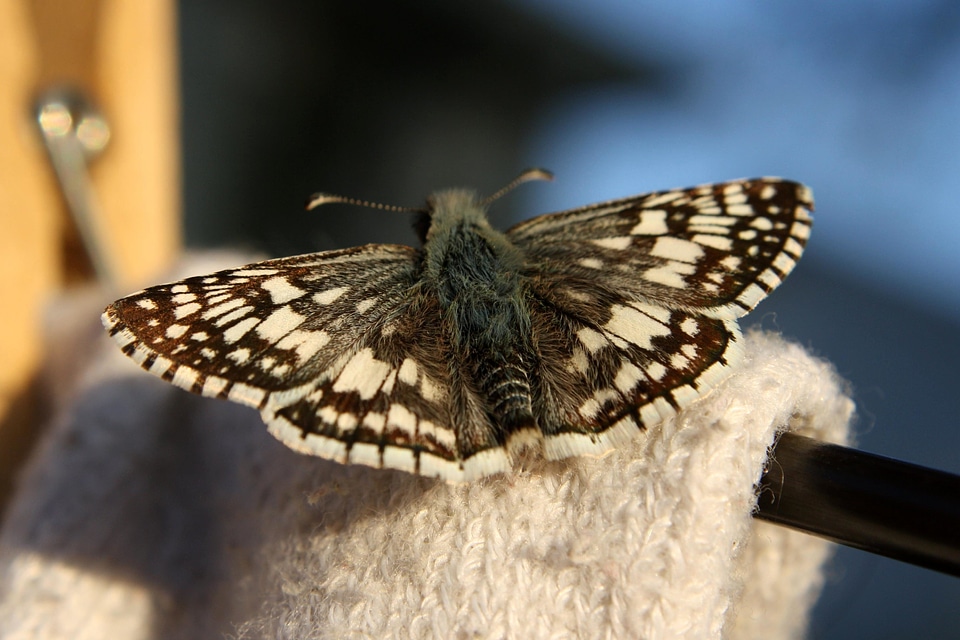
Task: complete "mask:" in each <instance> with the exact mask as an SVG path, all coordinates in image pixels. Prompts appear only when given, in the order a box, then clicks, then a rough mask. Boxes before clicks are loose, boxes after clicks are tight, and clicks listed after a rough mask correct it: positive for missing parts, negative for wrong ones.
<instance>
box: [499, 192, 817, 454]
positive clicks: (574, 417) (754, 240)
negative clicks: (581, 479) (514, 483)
mask: <svg viewBox="0 0 960 640" xmlns="http://www.w3.org/2000/svg"><path fill="white" fill-rule="evenodd" d="M812 207H813V203H812V199H811V195H810V192H809V190H808V189H807V188H806V187H803V186H802V185H799V184H797V183H794V182H788V181H783V180H779V179H774V178H762V179H757V180H744V181H735V182H730V183H725V184H717V185H707V186H703V187H696V188H693V189H687V190H674V191H663V192H657V193H653V194H649V195H645V196H640V197H636V198H629V199H626V200H618V201H612V202H607V203H601V204H597V205H593V206H590V207H585V208H582V209H576V210H573V211H567V212H561V213H558V214H552V215H546V216H541V217H539V218H534V219H532V220H529V221H527V222H523V223H521V224H519V225H517V226H515V227H514V228H513V229H511V230H510V231H508V233H507V235H508V237H509V238H510V240H511V241H512V242H513V243H514V244H516V245H517V246H519V247H520V248H521V249H522V250H523V251H524V253H525V255H526V257H527V260H528V265H529V274H528V275H529V279H528V282H529V291H530V295H531V303H530V310H531V316H532V326H533V327H534V340H535V342H536V345H537V349H538V351H539V352H540V353H541V356H542V357H541V359H540V363H539V366H540V368H541V370H540V371H539V375H538V376H537V380H538V383H539V384H538V390H537V394H536V395H537V397H536V398H535V402H536V406H537V409H538V411H539V413H540V414H541V427H542V428H543V430H544V435H545V436H546V453H547V455H548V456H549V457H553V458H560V457H565V456H568V455H571V454H577V453H591V452H592V453H602V452H604V451H606V450H609V449H610V448H611V447H612V446H614V445H616V444H617V443H619V442H622V441H624V440H626V439H628V438H630V437H631V436H632V435H633V434H634V433H635V432H636V430H637V429H638V428H644V427H645V426H649V425H651V424H655V423H657V422H660V421H661V420H662V419H664V418H666V417H669V416H671V415H673V414H674V413H675V412H676V411H677V410H678V409H680V408H682V407H684V406H686V405H688V404H689V403H690V402H692V401H693V400H694V399H695V398H697V397H698V396H699V395H701V394H702V393H703V392H704V391H705V390H706V389H708V388H709V387H710V386H712V385H714V384H715V383H716V382H718V381H719V380H721V379H723V378H724V377H725V376H726V375H727V372H728V370H729V365H730V364H732V363H734V362H736V361H737V360H738V358H739V357H740V347H739V344H738V343H739V339H740V329H739V326H738V325H737V322H736V317H738V316H741V315H743V314H744V313H746V312H747V311H749V310H750V309H752V308H753V307H754V306H755V305H756V304H757V303H758V302H759V301H760V300H761V299H762V298H763V297H765V296H766V295H767V293H769V291H771V290H772V289H773V288H774V287H776V286H777V284H779V283H780V281H781V280H782V279H783V278H784V277H786V275H787V273H789V272H790V270H791V269H792V268H793V266H794V265H795V264H796V261H797V259H799V257H800V254H801V253H802V251H803V247H804V245H805V243H806V240H807V237H808V235H809V230H810V224H811V219H810V215H809V211H810V209H812Z"/></svg>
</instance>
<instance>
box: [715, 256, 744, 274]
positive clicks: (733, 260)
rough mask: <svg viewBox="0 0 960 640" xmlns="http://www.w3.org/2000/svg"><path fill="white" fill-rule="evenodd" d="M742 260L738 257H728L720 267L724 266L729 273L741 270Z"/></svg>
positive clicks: (721, 262) (722, 261)
mask: <svg viewBox="0 0 960 640" xmlns="http://www.w3.org/2000/svg"><path fill="white" fill-rule="evenodd" d="M740 262H741V260H740V258H738V257H737V256H727V257H726V258H724V259H723V260H721V261H720V266H722V267H723V268H724V269H726V270H727V271H736V270H737V269H739V268H740Z"/></svg>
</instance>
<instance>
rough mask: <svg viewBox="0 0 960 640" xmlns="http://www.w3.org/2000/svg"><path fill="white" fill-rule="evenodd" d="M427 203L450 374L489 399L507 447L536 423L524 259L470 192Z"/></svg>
mask: <svg viewBox="0 0 960 640" xmlns="http://www.w3.org/2000/svg"><path fill="white" fill-rule="evenodd" d="M429 204H430V207H429V211H430V214H429V215H430V226H429V228H428V231H427V234H426V239H425V242H424V248H423V252H424V270H423V285H424V287H426V288H427V289H430V290H432V291H431V293H432V294H434V295H436V297H437V299H438V300H439V302H440V308H441V310H442V311H441V313H442V324H443V326H444V328H445V330H446V332H447V334H448V335H449V338H450V344H451V346H452V348H453V349H454V350H455V352H456V353H455V357H454V358H452V359H451V360H450V366H451V367H453V368H455V369H457V371H453V372H451V373H452V374H453V375H454V376H455V377H456V378H459V379H461V380H463V381H464V383H465V384H467V385H468V386H469V387H471V388H472V389H473V390H475V391H476V392H478V395H479V396H480V397H482V398H485V399H486V403H485V404H486V406H485V407H484V409H485V410H486V412H487V414H488V415H489V418H490V422H491V424H494V425H497V431H498V432H499V433H497V434H496V439H497V441H498V443H499V444H501V445H502V444H504V441H505V440H506V438H507V436H509V435H512V434H515V433H517V432H519V431H521V430H524V429H527V428H530V429H534V428H535V427H536V422H537V421H536V419H535V417H534V415H533V408H532V404H531V403H532V398H531V381H530V379H529V377H528V370H529V364H528V363H529V362H530V361H531V360H532V359H533V357H534V355H533V345H532V344H531V343H530V324H531V321H530V315H529V311H528V309H527V305H526V297H527V292H526V291H525V290H524V282H523V279H522V276H521V273H522V271H523V268H524V256H523V253H522V251H521V250H520V249H518V248H517V247H516V246H514V245H513V244H512V243H511V242H510V240H509V239H508V238H507V236H506V235H505V234H503V233H502V232H500V231H497V230H496V229H494V228H493V227H491V226H490V223H489V221H488V220H487V216H486V209H485V207H484V205H482V204H481V203H480V201H479V200H478V198H477V196H476V194H474V193H473V192H471V191H465V190H449V191H441V192H438V193H436V194H434V195H433V196H432V197H431V199H430V203H429ZM464 439H465V440H468V439H469V438H464ZM521 441H523V439H521ZM477 444H478V445H481V446H482V444H485V443H477ZM518 444H526V443H525V442H518Z"/></svg>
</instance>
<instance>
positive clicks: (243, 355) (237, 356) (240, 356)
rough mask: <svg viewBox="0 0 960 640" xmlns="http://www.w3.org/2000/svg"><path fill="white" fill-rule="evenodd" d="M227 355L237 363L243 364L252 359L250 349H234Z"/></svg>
mask: <svg viewBox="0 0 960 640" xmlns="http://www.w3.org/2000/svg"><path fill="white" fill-rule="evenodd" d="M227 357H228V358H230V359H231V360H233V361H234V362H236V363H237V364H243V363H244V362H246V361H247V360H249V359H250V349H234V350H233V351H231V352H230V353H228V354H227Z"/></svg>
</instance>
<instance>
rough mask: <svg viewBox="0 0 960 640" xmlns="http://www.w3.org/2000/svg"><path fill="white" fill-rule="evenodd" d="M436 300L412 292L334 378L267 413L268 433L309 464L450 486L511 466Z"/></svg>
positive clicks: (280, 400)
mask: <svg viewBox="0 0 960 640" xmlns="http://www.w3.org/2000/svg"><path fill="white" fill-rule="evenodd" d="M439 315H440V311H439V309H438V308H437V301H436V298H435V297H433V296H431V295H429V293H424V292H416V291H415V292H413V294H412V295H410V296H409V297H408V299H407V301H406V304H404V305H403V306H402V308H400V309H398V310H397V312H396V313H394V314H392V315H391V317H390V318H388V319H387V320H386V321H385V322H383V323H381V324H379V325H377V326H376V327H373V328H372V329H371V330H370V331H368V332H366V333H365V334H364V335H363V336H362V338H361V339H360V340H359V341H358V342H357V343H355V344H354V345H352V346H351V348H350V350H349V351H347V352H346V353H344V355H343V357H342V358H341V360H340V362H339V363H338V364H337V366H336V367H334V369H335V371H336V373H334V374H333V375H332V376H327V377H325V378H324V380H323V381H322V382H321V383H319V384H317V385H315V386H313V387H311V388H309V390H306V389H305V390H304V391H303V392H302V393H299V394H297V395H296V396H295V397H293V396H287V397H280V396H274V397H273V398H271V399H270V400H269V401H268V403H267V405H266V406H265V407H264V409H263V417H264V420H265V421H266V422H267V424H268V425H269V427H270V431H271V433H273V434H274V435H275V436H277V437H278V438H279V439H280V440H282V441H283V442H285V443H286V444H287V445H288V446H290V447H292V448H294V449H296V450H298V451H301V452H304V453H310V454H314V455H320V456H322V457H325V458H329V459H333V460H337V461H339V462H350V463H359V464H366V465H368V466H373V467H385V468H391V469H401V470H404V471H409V472H412V473H418V474H420V475H425V476H440V477H443V478H445V479H447V480H449V481H462V480H470V479H474V478H478V477H481V476H484V475H489V474H491V473H496V472H498V471H503V470H505V469H506V468H507V466H508V459H507V455H506V453H505V452H504V450H503V444H504V442H503V441H502V439H500V438H498V437H497V435H496V430H495V429H494V428H493V425H491V423H490V420H489V418H488V416H487V414H486V412H485V410H484V407H483V402H482V401H481V399H480V398H479V397H478V395H477V394H476V392H475V391H474V390H473V389H471V387H470V385H469V383H468V382H467V381H465V380H464V379H462V378H461V377H460V376H459V375H458V372H457V371H456V369H455V368H454V367H451V366H450V363H451V361H452V359H453V353H452V351H451V349H450V344H449V339H448V336H447V335H446V334H445V332H443V331H442V330H441V329H442V325H441V324H440V323H439V322H438V321H437V319H438V318H439Z"/></svg>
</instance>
